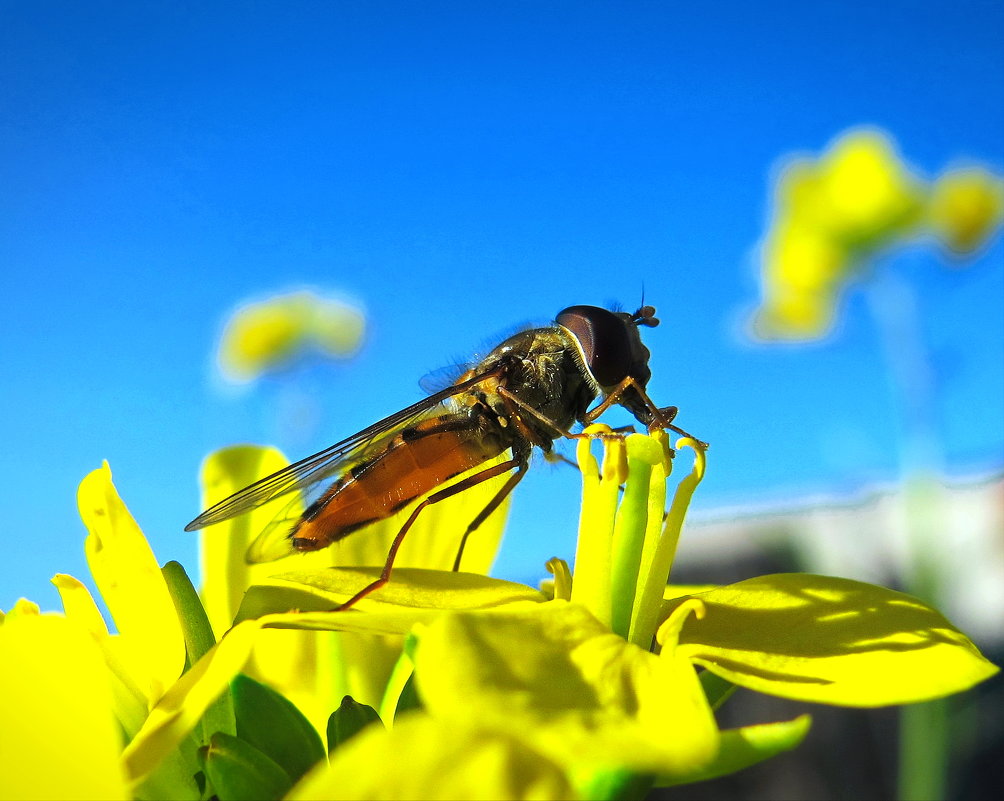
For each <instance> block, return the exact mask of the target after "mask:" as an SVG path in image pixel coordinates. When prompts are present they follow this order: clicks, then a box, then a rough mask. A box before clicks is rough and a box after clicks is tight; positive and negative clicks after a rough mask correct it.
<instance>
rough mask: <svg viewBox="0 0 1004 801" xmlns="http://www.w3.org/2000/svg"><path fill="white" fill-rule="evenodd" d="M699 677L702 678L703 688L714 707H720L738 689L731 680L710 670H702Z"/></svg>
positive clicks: (709, 702)
mask: <svg viewBox="0 0 1004 801" xmlns="http://www.w3.org/2000/svg"><path fill="white" fill-rule="evenodd" d="M697 678H699V679H700V680H701V688H702V689H703V690H704V695H705V696H706V697H707V699H708V704H709V705H710V706H711V708H712V709H719V708H720V707H721V705H722V704H724V703H725V702H726V701H728V700H729V699H730V698H731V697H732V693H734V692H735V691H736V689H737V687H736V685H735V684H733V683H732V682H731V681H729V680H728V679H723V678H722V677H721V676H717V675H715V674H714V673H712V672H711V671H710V670H702V671H701V672H700V673H699V674H698V676H697Z"/></svg>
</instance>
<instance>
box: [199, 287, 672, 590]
mask: <svg viewBox="0 0 1004 801" xmlns="http://www.w3.org/2000/svg"><path fill="white" fill-rule="evenodd" d="M658 324H659V320H658V319H657V318H656V317H655V309H654V308H653V307H652V306H642V307H641V308H639V309H638V311H636V312H634V313H633V314H628V313H625V312H614V311H608V310H607V309H602V308H599V307H597V306H569V307H568V308H567V309H564V310H563V311H561V312H560V313H559V314H558V316H557V318H556V319H555V322H554V324H553V325H551V326H548V327H546V328H535V329H531V330H527V331H522V332H521V333H518V334H515V335H514V336H511V337H509V338H508V339H506V340H505V341H504V342H502V343H501V344H500V345H498V346H497V347H496V348H494V349H493V350H492V351H491V352H490V353H488V355H487V356H485V357H484V359H482V360H481V361H480V362H479V363H478V364H477V365H475V366H474V367H472V368H470V369H468V370H467V371H466V372H464V373H463V374H462V375H461V376H460V377H459V378H458V379H457V380H456V381H455V383H453V384H452V385H451V386H449V387H447V388H446V389H443V390H441V391H439V392H435V393H433V394H432V395H430V396H428V397H426V398H425V399H424V400H421V401H419V402H418V403H415V404H413V405H412V406H409V407H407V408H406V409H402V410H401V411H399V412H397V413H396V414H392V415H390V416H389V417H387V418H385V419H383V420H381V421H379V422H378V423H374V424H373V425H371V426H369V427H368V428H365V429H363V430H362V431H360V432H359V433H357V434H353V435H352V436H351V437H348V438H347V439H344V440H342V441H341V442H337V443H335V444H334V445H332V446H331V447H329V448H327V449H325V450H323V451H321V452H319V453H316V454H314V455H313V456H308V457H307V458H306V459H303V460H301V461H299V462H296V463H295V464H291V465H289V466H288V467H286V468H284V469H282V470H279V471H278V472H276V473H273V474H272V475H270V476H267V477H265V478H263V479H260V480H259V481H256V482H255V483H253V484H251V485H250V486H248V487H245V488H244V489H242V490H240V491H238V492H236V493H234V494H233V495H231V496H230V497H229V498H226V499H225V500H223V501H220V502H219V503H217V504H216V505H215V506H213V507H211V508H210V509H207V510H206V511H204V512H203V513H202V514H200V515H199V516H198V517H197V518H195V520H193V521H192V522H191V523H189V524H188V525H187V526H185V530H186V531H195V530H197V529H201V528H204V527H206V526H211V525H213V524H215V523H220V522H222V521H224V520H228V519H230V518H232V517H236V516H238V515H241V514H244V513H245V512H249V511H250V510H252V509H255V508H257V507H259V506H261V505H263V504H265V503H268V502H270V501H273V500H275V499H276V498H278V497H280V496H282V495H286V494H289V493H294V501H293V502H291V503H290V508H292V507H293V506H295V505H296V504H295V501H296V500H299V497H300V494H305V495H307V496H308V497H314V500H312V501H311V502H309V503H308V505H307V506H306V508H305V509H304V511H303V512H302V514H299V515H296V514H292V515H290V514H289V513H286V514H284V513H283V512H280V513H279V514H278V515H276V517H275V519H273V521H272V522H271V523H270V524H269V525H268V527H267V528H266V529H265V531H263V532H262V533H261V534H259V535H258V538H257V540H255V542H253V543H252V545H251V548H250V550H249V552H248V557H247V558H248V561H252V562H257V561H269V560H271V559H276V558H279V557H281V556H285V555H286V554H288V553H291V552H294V551H301V552H302V551H315V550H319V549H321V548H325V547H327V546H328V545H331V544H332V543H334V542H337V541H338V540H340V539H342V538H343V537H346V536H348V535H349V534H351V533H352V532H354V531H357V530H358V529H361V528H364V527H365V526H367V525H369V524H371V523H375V522H377V521H380V520H384V519H386V518H388V517H390V516H391V515H392V514H394V513H395V512H397V511H398V510H400V509H401V508H402V507H404V506H406V505H408V504H410V503H412V502H415V501H417V502H418V503H417V505H416V506H415V508H414V509H413V511H412V512H411V515H410V516H409V517H408V518H407V520H406V521H405V523H404V524H403V525H402V526H401V528H400V530H399V531H398V533H397V535H396V536H395V538H394V540H393V543H392V544H391V546H390V549H389V552H388V555H387V560H386V562H385V563H384V566H383V570H382V572H381V574H380V576H379V578H377V579H376V580H375V581H373V582H372V583H370V584H369V585H367V586H366V587H364V588H363V589H361V590H360V591H359V592H357V593H356V594H355V595H354V596H352V597H351V598H350V599H349V600H348V601H346V602H345V603H344V604H342V606H341V607H340V608H341V609H347V608H349V607H351V606H352V605H353V604H355V603H356V602H357V601H359V600H360V599H361V598H364V597H365V596H367V595H369V594H370V593H371V592H373V591H374V590H376V589H378V588H379V587H381V586H383V585H384V584H386V583H387V581H388V580H389V579H390V574H391V569H392V568H393V564H394V557H395V555H396V554H397V551H398V548H399V547H400V545H401V542H402V541H403V539H404V537H405V535H406V534H407V533H408V529H409V528H411V526H412V524H413V523H414V522H415V520H416V518H417V517H418V515H419V514H420V513H421V511H422V510H423V509H424V508H425V507H427V506H429V505H431V504H435V503H438V502H440V501H443V500H445V499H446V498H449V497H450V496H452V495H456V494H457V493H460V492H463V491H464V490H467V489H469V488H471V487H473V486H475V485H477V484H480V483H482V482H484V481H488V480H490V479H492V478H495V477H498V476H502V475H504V474H506V473H508V474H509V476H508V478H507V479H506V480H505V482H504V483H503V484H502V485H501V487H500V488H499V490H498V491H497V492H496V493H495V495H494V496H493V497H492V498H491V500H489V501H488V503H487V504H486V506H485V507H484V508H483V509H482V510H481V511H480V512H479V513H478V514H477V515H476V516H475V518H474V519H473V520H472V521H471V522H470V524H469V525H468V526H467V529H466V531H465V532H464V534H463V536H462V538H461V540H460V547H459V551H458V553H457V558H456V561H455V562H454V567H453V569H454V570H457V569H459V565H460V558H461V555H462V553H463V549H464V545H465V543H466V542H467V538H468V537H469V536H470V534H471V532H473V531H474V530H475V529H477V528H478V526H480V525H481V524H482V523H483V522H484V521H485V520H486V519H487V518H488V516H489V515H490V514H491V513H492V512H493V511H495V509H497V508H498V506H499V505H500V504H501V503H502V501H503V500H504V499H505V498H506V496H508V495H509V493H510V492H512V490H513V488H514V487H515V486H516V485H517V484H518V483H519V482H520V480H521V479H522V478H523V476H524V475H525V474H526V471H527V467H528V465H529V461H530V454H531V452H532V450H533V448H534V447H535V446H536V447H538V448H540V449H541V450H542V451H544V453H545V454H547V453H550V451H551V449H552V446H553V443H554V441H555V440H556V439H558V438H560V437H568V438H577V437H580V436H582V435H581V434H572V433H571V432H570V428H571V426H572V425H573V424H575V423H582V424H589V423H591V422H592V421H593V420H595V419H596V418H597V417H598V416H599V415H600V414H602V413H603V412H604V411H605V410H606V409H608V408H610V406H611V405H613V404H615V403H616V404H619V405H621V406H623V407H624V408H626V409H627V410H628V411H629V412H631V414H633V415H634V417H635V418H637V420H638V421H639V422H641V423H642V424H643V425H645V426H646V427H647V428H649V429H652V430H654V429H666V428H668V429H672V430H673V431H676V432H678V433H679V434H683V435H686V432H685V431H683V430H682V429H680V428H677V427H676V426H675V425H673V419H674V417H675V416H676V411H677V409H676V407H675V406H669V407H664V408H659V407H657V406H655V404H654V403H653V402H652V401H651V399H650V398H649V397H648V395H647V394H646V392H645V387H646V385H647V384H648V380H649V378H650V377H651V371H650V369H649V366H648V359H649V351H648V349H647V348H646V347H645V345H644V344H642V341H641V336H640V334H639V329H640V328H641V327H642V326H645V327H650V328H651V327H655V326H657V325H658ZM597 399H599V403H598V404H597V405H596V406H594V407H593V408H590V404H592V403H593V402H594V401H596V400H597ZM503 454H508V458H505V459H503V460H502V461H497V462H496V463H493V464H492V465H490V466H488V467H485V468H484V469H483V470H480V471H478V472H473V473H470V474H469V475H467V476H465V477H463V478H461V479H460V480H458V481H455V482H453V483H449V482H450V481H451V480H452V479H454V478H456V477H457V476H460V475H461V474H462V473H468V472H469V471H472V470H474V469H475V468H477V467H479V466H481V465H484V464H485V463H487V462H490V461H494V460H497V459H498V458H499V457H502V456H503ZM276 534H278V535H279V537H280V538H281V544H282V549H281V550H280V551H279V552H273V551H271V550H270V546H269V545H268V543H271V542H274V541H275V536H276ZM283 534H284V536H282V535H283Z"/></svg>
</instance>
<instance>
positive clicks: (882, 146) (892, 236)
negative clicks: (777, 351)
mask: <svg viewBox="0 0 1004 801" xmlns="http://www.w3.org/2000/svg"><path fill="white" fill-rule="evenodd" d="M1002 222H1004V181H1002V180H1001V179H1000V178H999V177H997V176H995V175H993V174H991V173H989V172H987V171H986V170H982V169H978V168H971V169H967V170H955V171H952V172H948V173H946V174H945V175H944V176H942V178H940V179H939V180H938V181H936V182H935V183H934V184H933V185H929V184H928V183H927V182H926V181H924V180H923V179H922V178H920V177H919V176H918V175H917V174H916V173H915V172H914V171H913V170H912V169H911V168H910V167H909V166H908V165H907V164H906V163H905V162H904V161H903V160H902V159H901V158H900V156H899V154H898V153H897V150H896V145H895V142H894V141H893V139H892V137H891V136H889V135H888V134H886V133H884V132H883V131H880V130H878V129H874V128H857V129H851V130H850V131H847V132H845V133H843V134H841V135H840V136H839V137H837V139H836V140H835V141H834V142H833V144H832V145H831V146H830V147H829V149H828V150H827V151H825V152H824V153H823V154H822V155H820V156H819V158H818V159H811V158H805V157H799V158H796V159H790V160H789V161H788V163H787V165H786V166H785V167H784V169H782V170H781V173H780V175H779V177H778V180H777V184H776V186H775V188H774V214H773V218H772V220H771V224H770V228H769V229H768V231H767V233H766V234H765V235H764V239H763V243H762V246H761V249H760V260H761V271H760V283H761V301H760V305H759V307H758V308H757V309H756V310H755V311H754V313H753V315H752V321H751V327H750V333H751V334H752V335H753V336H754V337H755V338H757V339H761V340H792V341H804V340H811V339H817V338H819V337H822V336H825V335H826V334H827V333H829V331H830V330H831V329H832V327H833V324H834V321H835V319H836V310H837V304H838V303H839V302H840V298H841V294H842V292H843V289H844V287H845V286H846V285H847V284H848V283H849V282H850V281H851V280H853V279H855V278H857V277H859V276H860V275H862V273H863V272H864V269H865V267H866V266H867V264H868V263H869V260H870V259H871V258H873V257H874V256H875V255H876V254H878V253H879V252H881V251H883V250H887V249H889V248H891V247H894V246H897V245H904V244H908V243H910V242H914V241H917V240H918V239H919V238H920V236H921V235H922V234H923V233H924V232H925V231H926V230H928V229H929V230H930V231H932V232H933V233H934V234H935V236H936V237H937V238H938V239H939V240H940V241H941V242H942V243H943V244H944V245H945V247H946V248H947V249H948V250H950V251H951V252H953V253H955V254H956V255H964V254H969V253H971V252H973V251H974V250H976V249H977V248H979V247H980V246H981V245H982V244H983V243H984V242H985V241H986V240H987V239H988V238H989V237H990V236H991V235H992V233H993V231H994V230H995V229H996V228H999V227H1000V225H1001V223H1002Z"/></svg>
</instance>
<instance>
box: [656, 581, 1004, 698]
mask: <svg viewBox="0 0 1004 801" xmlns="http://www.w3.org/2000/svg"><path fill="white" fill-rule="evenodd" d="M693 597H695V598H699V599H700V600H701V601H702V602H703V603H704V605H705V609H706V614H705V615H704V617H703V619H697V618H696V617H691V618H689V619H688V620H687V621H686V623H685V625H684V627H683V630H682V633H681V635H680V645H679V648H680V651H681V653H683V654H685V655H686V656H687V657H689V658H690V659H692V660H693V661H694V662H695V663H697V664H699V665H701V666H702V667H705V668H707V669H708V670H710V671H711V672H713V673H715V674H717V675H718V676H721V677H722V678H724V679H727V680H728V681H731V682H733V683H734V684H738V685H740V686H742V687H748V688H749V689H752V690H757V691H759V692H763V693H767V694H769V695H778V696H781V697H783V698H792V699H795V700H802V701H812V702H816V703H822V704H837V705H841V706H862V707H867V706H883V705H887V704H905V703H914V702H917V701H926V700H930V699H932V698H940V697H942V696H945V695H950V694H952V693H956V692H959V691H961V690H965V689H968V688H969V687H972V686H973V685H974V684H977V683H978V682H980V681H983V680H984V679H986V678H988V677H990V676H992V675H993V674H994V673H996V672H997V670H998V669H997V667H995V666H994V665H993V664H991V663H990V662H988V661H987V660H986V659H985V658H984V657H983V655H982V654H980V652H979V650H978V649H977V648H976V646H975V645H973V643H972V642H970V640H969V639H968V638H967V637H966V636H965V635H964V634H963V633H962V632H960V631H959V630H958V629H956V628H955V627H954V626H952V624H951V623H949V622H948V621H947V620H946V619H945V618H944V617H943V616H942V615H941V614H940V613H939V612H938V611H937V610H936V609H932V608H931V607H930V606H927V605H926V604H925V603H923V602H922V601H919V600H918V599H916V598H914V597H912V596H909V595H905V594H904V593H901V592H894V591H893V590H887V589H885V588H884V587H877V586H875V585H872V584H864V583H862V582H859V581H850V580H848V579H841V578H831V577H827V576H814V575H810V574H805V573H785V574H779V575H773V576H761V577H759V578H755V579H749V580H747V581H741V582H739V583H738V584H732V585H729V586H727V587H721V588H719V589H715V590H711V591H709V592H704V593H700V594H698V595H695V596H693ZM681 602H683V599H680V598H677V599H674V600H673V601H671V602H670V603H669V604H668V606H673V605H677V604H679V603H681ZM661 636H662V630H661V629H660V640H661Z"/></svg>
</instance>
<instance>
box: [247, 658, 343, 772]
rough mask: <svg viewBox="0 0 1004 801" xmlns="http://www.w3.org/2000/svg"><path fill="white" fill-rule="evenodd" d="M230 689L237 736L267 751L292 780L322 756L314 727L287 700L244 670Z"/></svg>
mask: <svg viewBox="0 0 1004 801" xmlns="http://www.w3.org/2000/svg"><path fill="white" fill-rule="evenodd" d="M230 688H231V692H232V693H233V698H234V712H235V713H236V715H237V736H238V737H240V738H241V739H242V740H244V741H245V742H247V743H250V744H251V745H253V746H255V747H256V748H258V749H259V750H260V751H262V752H263V753H265V754H268V756H269V757H270V758H271V759H273V760H274V761H275V762H276V763H278V764H279V766H280V767H282V769H283V770H285V771H286V773H288V774H289V776H290V778H291V779H292V780H293V781H294V782H295V781H298V780H299V779H300V777H301V776H303V774H304V773H306V772H307V771H308V770H310V768H312V767H313V766H314V765H316V764H317V763H318V762H320V761H321V760H322V759H324V758H325V756H326V754H325V751H324V744H323V743H322V742H321V737H320V735H318V733H317V730H316V729H315V728H314V727H313V726H312V725H311V724H310V721H308V720H307V719H306V718H305V717H304V716H303V714H302V713H301V712H300V710H298V709H297V708H296V707H295V706H294V705H293V704H292V703H291V702H290V701H289V700H287V699H286V698H284V697H283V696H281V695H280V694H279V693H277V692H276V691H275V690H273V689H271V688H270V687H267V686H266V685H264V684H261V683H259V682H257V681H255V680H254V679H252V678H250V677H249V676H245V675H244V674H243V673H242V674H239V675H238V676H236V677H235V678H234V680H233V681H232V682H231V683H230Z"/></svg>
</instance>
